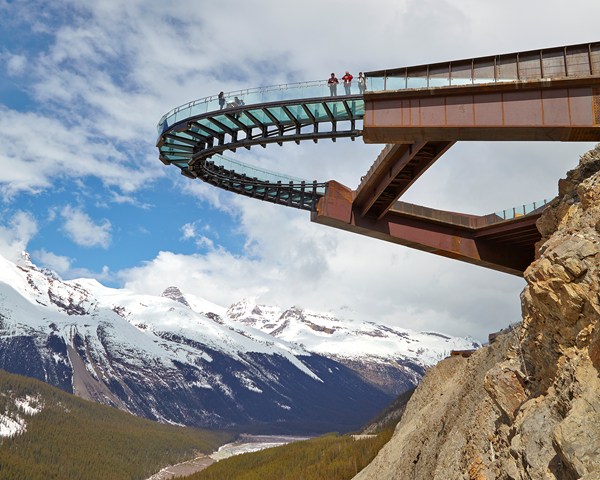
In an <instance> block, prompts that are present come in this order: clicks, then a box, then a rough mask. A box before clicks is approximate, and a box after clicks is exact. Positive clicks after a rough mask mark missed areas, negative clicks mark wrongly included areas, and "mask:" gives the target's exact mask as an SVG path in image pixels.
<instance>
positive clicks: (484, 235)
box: [312, 42, 600, 275]
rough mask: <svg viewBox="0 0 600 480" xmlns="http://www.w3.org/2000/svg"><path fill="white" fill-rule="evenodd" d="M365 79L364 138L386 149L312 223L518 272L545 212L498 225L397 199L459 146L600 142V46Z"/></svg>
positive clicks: (330, 195)
mask: <svg viewBox="0 0 600 480" xmlns="http://www.w3.org/2000/svg"><path fill="white" fill-rule="evenodd" d="M367 76H368V78H370V79H371V83H372V86H371V90H370V91H368V92H366V93H365V95H364V97H365V117H364V123H363V139H364V141H365V142H367V143H388V145H387V146H386V147H385V148H384V150H383V151H382V152H381V154H380V155H379V157H378V158H377V160H376V161H375V163H374V164H373V166H372V167H371V169H370V170H369V171H368V172H367V174H366V175H365V176H364V177H363V178H362V180H361V183H360V185H359V186H358V188H357V189H356V190H355V191H353V190H351V189H348V188H347V187H344V186H342V185H339V184H333V183H330V185H329V188H328V189H327V192H326V195H325V196H324V197H323V199H322V200H320V202H319V204H318V207H317V211H316V212H314V213H313V214H312V220H313V221H314V222H317V223H321V224H325V225H330V226H334V227H336V228H341V229H344V230H348V231H351V232H355V233H360V234H363V235H367V236H371V237H376V238H379V239H382V240H386V241H390V242H394V243H398V244H401V245H406V246H409V247H412V248H417V249H420V250H424V251H428V252H432V253H436V254H438V255H442V256H446V257H450V258H456V259H459V260H462V261H465V262H469V263H473V264H476V265H481V266H485V267H488V268H492V269H495V270H499V271H503V272H506V273H512V274H515V275H522V274H523V271H524V270H525V268H526V267H527V266H528V265H529V264H530V263H531V261H532V260H533V258H534V244H535V242H536V241H538V240H539V239H540V235H539V233H538V231H537V229H536V227H535V221H536V220H537V218H538V217H539V215H540V213H541V212H539V211H536V212H533V213H531V214H529V215H527V216H524V217H519V218H514V219H512V220H509V221H505V222H503V223H502V224H497V223H496V222H495V221H494V219H490V217H477V218H474V217H473V216H471V215H460V214H457V213H449V212H439V211H434V210H432V209H423V210H422V214H420V215H415V214H414V209H412V208H410V209H408V210H407V204H404V203H402V202H399V201H398V199H399V198H400V197H401V195H402V194H403V193H404V192H405V191H406V190H407V189H408V188H409V187H410V185H412V184H413V183H414V182H415V181H416V180H417V179H418V178H419V176H420V175H422V174H423V172H424V171H425V170H426V169H427V168H429V167H430V166H431V165H432V164H433V163H434V162H435V161H436V160H438V159H439V158H440V157H441V155H443V154H444V153H445V152H446V151H447V150H448V149H449V148H450V147H451V146H452V145H453V144H454V143H455V142H456V141H465V140H484V141H499V140H545V141H548V140H553V141H598V140H600V42H596V43H590V44H583V45H572V46H565V47H558V48H552V49H544V50H536V51H528V52H518V53H512V54H504V55H495V56H491V57H481V58H473V59H466V60H459V61H452V62H444V63H436V64H432V65H421V66H415V67H403V68H398V69H392V70H382V71H375V72H367ZM451 218H452V220H451ZM457 218H460V219H461V220H460V221H459V222H458V223H457V222H456V221H455V220H456V219H457ZM490 220H492V222H491V223H490V224H488V223H487V222H488V221H490Z"/></svg>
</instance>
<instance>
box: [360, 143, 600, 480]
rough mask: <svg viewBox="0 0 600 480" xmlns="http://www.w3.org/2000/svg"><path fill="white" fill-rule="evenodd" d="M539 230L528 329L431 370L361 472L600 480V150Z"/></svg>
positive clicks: (525, 296)
mask: <svg viewBox="0 0 600 480" xmlns="http://www.w3.org/2000/svg"><path fill="white" fill-rule="evenodd" d="M538 229H539V230H540V232H541V234H542V240H541V241H540V242H539V243H538V245H537V255H536V260H535V261H534V262H533V263H532V264H531V266H530V267H529V268H528V269H527V270H526V272H525V280H526V282H527V285H526V287H525V289H524V291H523V293H522V295H521V302H522V311H523V322H522V324H521V325H520V326H519V327H517V328H514V329H511V330H509V331H507V332H505V333H504V334H502V335H499V336H498V337H497V340H496V341H495V342H494V343H493V344H492V345H489V346H488V347H486V348H484V349H481V350H480V351H478V352H476V353H475V354H473V355H472V356H471V357H469V358H466V359H464V358H460V357H453V358H449V359H447V360H444V361H442V362H440V363H439V364H438V365H437V366H436V367H434V368H433V369H431V370H429V371H428V373H427V374H426V376H425V378H424V380H423V382H422V384H421V385H420V386H419V387H418V388H417V391H416V392H415V394H414V395H413V397H412V398H411V400H410V402H409V404H408V406H407V409H406V412H405V414H404V416H403V417H402V419H401V421H400V423H399V424H398V426H397V428H396V432H395V434H394V436H393V437H392V439H391V440H390V442H389V443H388V444H387V445H386V446H385V447H384V448H383V449H382V450H381V452H380V453H379V455H378V456H377V457H376V459H375V460H374V461H373V462H372V463H371V465H369V466H368V467H367V468H366V469H364V470H363V471H362V472H360V473H359V474H358V475H357V476H356V477H355V478H356V479H360V480H367V479H368V480H371V479H373V480H375V479H376V480H384V479H397V478H402V479H427V480H430V479H439V480H442V479H443V480H451V479H470V480H486V479H490V480H491V479H499V480H500V479H503V480H504V479H506V480H508V479H511V480H525V479H531V480H537V479H540V480H541V479H556V480H572V479H573V480H574V479H580V478H581V479H585V480H592V479H600V375H599V374H600V321H599V320H600V145H598V146H597V147H596V148H595V149H594V150H592V151H590V152H588V153H587V154H585V155H584V156H583V157H582V158H581V160H580V164H579V166H578V168H576V169H574V170H572V171H570V172H568V174H567V177H566V178H565V179H563V180H561V181H560V182H559V197H558V198H557V199H556V200H555V201H553V202H552V203H551V204H550V206H549V207H548V208H547V209H546V211H545V212H544V214H543V215H542V217H541V218H540V220H539V221H538Z"/></svg>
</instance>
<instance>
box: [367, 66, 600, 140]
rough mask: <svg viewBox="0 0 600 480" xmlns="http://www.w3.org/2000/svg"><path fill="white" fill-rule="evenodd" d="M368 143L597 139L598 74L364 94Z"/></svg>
mask: <svg viewBox="0 0 600 480" xmlns="http://www.w3.org/2000/svg"><path fill="white" fill-rule="evenodd" d="M363 138H364V141H365V142H366V143H406V142H418V141H440V140H441V141H459V140H483V141H498V140H500V141H505V140H516V141H523V140H525V141H536V140H539V141H567V142H573V141H597V140H598V138H600V78H598V77H596V78H573V79H562V80H549V79H548V80H543V81H530V82H525V83H498V84H492V85H478V86H472V85H467V86H457V87H444V88H432V89H426V90H425V89H419V90H398V91H394V92H377V93H367V94H365V117H364V133H363Z"/></svg>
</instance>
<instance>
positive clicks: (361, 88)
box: [358, 72, 367, 95]
mask: <svg viewBox="0 0 600 480" xmlns="http://www.w3.org/2000/svg"><path fill="white" fill-rule="evenodd" d="M366 86H367V79H366V78H365V77H363V73H362V72H358V93H360V94H361V95H362V94H363V93H365V87H366Z"/></svg>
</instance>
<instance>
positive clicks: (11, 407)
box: [0, 370, 233, 480]
mask: <svg viewBox="0 0 600 480" xmlns="http://www.w3.org/2000/svg"><path fill="white" fill-rule="evenodd" d="M27 396H29V397H34V398H37V399H39V400H38V401H37V402H36V403H37V404H41V405H43V408H42V410H41V411H40V413H38V414H37V415H34V416H29V415H26V414H23V413H22V412H20V413H19V416H20V417H21V418H24V419H25V421H26V424H27V426H26V431H25V432H24V433H22V434H20V435H17V436H15V437H13V438H3V439H0V478H2V479H3V480H13V479H15V480H16V479H19V480H23V479H27V480H50V479H57V480H79V479H81V480H107V479H110V480H121V479H123V480H134V479H145V478H147V477H149V476H150V475H152V474H153V473H156V472H157V471H158V470H160V469H161V468H162V467H165V466H166V465H169V464H173V463H177V462H180V461H183V460H187V459H190V458H191V457H193V456H194V454H195V453H196V452H203V453H208V452H211V451H213V450H215V449H216V448H217V447H218V446H220V445H222V444H223V443H226V442H228V441H231V439H232V437H233V436H232V435H230V434H227V433H222V432H221V433H219V432H211V431H206V430H198V429H193V428H185V427H177V426H172V425H163V424H159V423H156V422H152V421H150V420H145V419H142V418H138V417H135V416H133V415H130V414H128V413H125V412H122V411H120V410H117V409H115V408H111V407H106V406H102V405H98V404H95V403H92V402H88V401H86V400H83V399H81V398H78V397H75V396H73V395H69V394H67V393H65V392H63V391H61V390H58V389H56V388H53V387H51V386H49V385H47V384H45V383H42V382H39V381H37V380H33V379H29V378H25V377H21V376H17V375H11V374H8V373H6V372H4V371H2V370H0V414H3V413H5V412H7V413H8V414H9V415H10V416H12V415H11V414H15V413H17V409H16V407H15V399H23V398H26V397H27Z"/></svg>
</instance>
